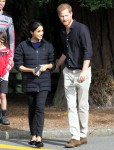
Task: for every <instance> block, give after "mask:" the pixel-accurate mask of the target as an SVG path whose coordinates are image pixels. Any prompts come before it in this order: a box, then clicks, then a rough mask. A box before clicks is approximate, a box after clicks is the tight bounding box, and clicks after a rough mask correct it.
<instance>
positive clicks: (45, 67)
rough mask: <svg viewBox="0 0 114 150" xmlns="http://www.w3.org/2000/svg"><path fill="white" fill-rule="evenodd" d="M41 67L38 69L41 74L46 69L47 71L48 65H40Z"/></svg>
mask: <svg viewBox="0 0 114 150" xmlns="http://www.w3.org/2000/svg"><path fill="white" fill-rule="evenodd" d="M40 66H41V68H40V71H41V72H44V71H46V69H48V65H47V64H46V65H40Z"/></svg>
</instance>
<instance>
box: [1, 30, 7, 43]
mask: <svg viewBox="0 0 114 150" xmlns="http://www.w3.org/2000/svg"><path fill="white" fill-rule="evenodd" d="M0 40H1V41H3V44H4V45H5V46H6V40H7V37H6V34H5V33H4V32H0Z"/></svg>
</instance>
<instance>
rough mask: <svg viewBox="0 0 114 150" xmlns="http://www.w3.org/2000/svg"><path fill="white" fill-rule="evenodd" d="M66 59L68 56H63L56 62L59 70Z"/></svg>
mask: <svg viewBox="0 0 114 150" xmlns="http://www.w3.org/2000/svg"><path fill="white" fill-rule="evenodd" d="M65 59H66V56H65V55H64V54H62V55H61V56H60V58H59V59H58V60H57V62H56V68H59V67H60V66H61V65H62V64H63V63H64V61H65Z"/></svg>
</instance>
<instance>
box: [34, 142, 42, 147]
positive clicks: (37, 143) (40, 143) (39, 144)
mask: <svg viewBox="0 0 114 150" xmlns="http://www.w3.org/2000/svg"><path fill="white" fill-rule="evenodd" d="M35 146H36V147H43V146H44V144H43V142H42V141H38V142H36V144H35Z"/></svg>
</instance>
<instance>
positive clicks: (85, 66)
mask: <svg viewBox="0 0 114 150" xmlns="http://www.w3.org/2000/svg"><path fill="white" fill-rule="evenodd" d="M89 64H90V60H84V62H83V67H82V71H84V72H85V71H87V70H88V67H89Z"/></svg>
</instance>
